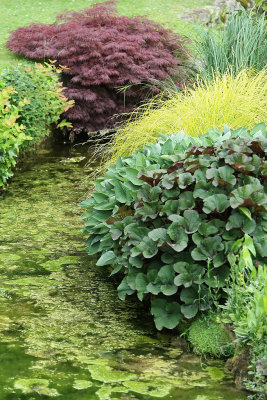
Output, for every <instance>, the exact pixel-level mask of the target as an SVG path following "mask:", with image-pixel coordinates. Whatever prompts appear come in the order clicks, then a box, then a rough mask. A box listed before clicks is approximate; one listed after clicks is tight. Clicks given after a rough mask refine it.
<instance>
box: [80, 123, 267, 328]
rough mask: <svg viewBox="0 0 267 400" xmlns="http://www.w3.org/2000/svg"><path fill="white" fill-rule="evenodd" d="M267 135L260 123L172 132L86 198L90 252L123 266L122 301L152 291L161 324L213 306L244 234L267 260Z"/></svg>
mask: <svg viewBox="0 0 267 400" xmlns="http://www.w3.org/2000/svg"><path fill="white" fill-rule="evenodd" d="M266 136H267V133H266V128H265V125H264V124H259V125H257V126H255V127H254V128H253V129H252V130H251V131H247V130H246V129H243V128H241V129H238V130H236V131H233V132H231V131H230V130H229V128H226V129H225V132H224V133H223V134H221V133H220V132H218V131H217V130H212V131H210V132H209V133H208V134H206V135H203V136H202V137H200V138H193V137H186V136H184V135H183V133H182V132H181V133H180V134H178V135H172V136H171V137H169V138H166V137H165V138H164V139H161V140H159V142H158V143H157V144H155V145H148V146H145V148H144V149H143V150H142V151H139V152H137V153H134V154H133V156H132V157H128V158H120V157H119V158H118V160H117V163H116V165H115V166H112V167H109V169H108V172H107V173H106V175H105V176H104V177H102V178H99V179H97V181H96V182H95V188H96V192H95V193H93V194H92V196H91V198H90V199H89V200H86V201H85V202H83V203H82V206H84V207H86V208H87V212H86V213H85V215H84V218H85V219H86V224H85V228H84V231H85V233H87V234H89V235H90V236H89V238H88V239H87V246H88V253H89V254H96V253H100V254H101V253H102V255H101V257H100V258H99V260H98V262H97V265H99V266H103V265H112V266H113V267H114V269H113V272H112V273H113V274H114V273H117V272H119V271H121V270H122V271H123V273H124V275H125V276H124V278H123V279H122V281H121V283H120V285H119V287H118V294H119V297H120V298H121V299H124V298H125V296H126V295H130V294H133V293H135V292H136V293H137V296H138V298H139V299H140V300H142V299H143V297H144V296H145V295H146V294H150V295H152V299H153V300H152V307H151V313H152V314H153V315H154V319H155V323H156V326H157V328H158V329H162V328H163V327H167V328H174V327H175V326H177V325H178V323H179V321H180V319H181V318H182V317H186V318H188V319H190V318H193V317H194V316H195V315H196V314H197V313H198V311H199V310H200V311H203V310H206V309H208V308H209V307H210V305H211V302H212V299H213V292H214V291H216V292H217V289H218V288H222V287H224V286H225V282H226V279H227V278H228V275H229V264H228V262H227V257H226V255H227V253H228V252H229V251H230V249H231V246H232V245H233V243H234V242H235V241H236V240H237V239H238V238H240V237H242V236H243V235H244V233H246V234H249V235H251V237H253V239H254V241H255V247H256V251H257V258H259V259H261V258H263V257H265V256H266V254H267V248H266V243H264V237H265V235H266V233H265V230H266V224H265V222H266V221H265V218H266V207H267V206H266V204H267V202H266V194H265V190H264V186H263V180H264V175H265V176H266V161H265V154H266ZM217 296H218V293H217Z"/></svg>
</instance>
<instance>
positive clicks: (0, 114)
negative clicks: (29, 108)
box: [0, 81, 30, 187]
mask: <svg viewBox="0 0 267 400" xmlns="http://www.w3.org/2000/svg"><path fill="white" fill-rule="evenodd" d="M13 93H14V89H13V88H12V87H4V85H2V84H1V81H0V187H1V186H4V185H5V183H6V182H7V180H8V178H9V177H10V176H12V175H13V173H12V167H13V166H14V165H15V164H16V157H17V155H18V151H19V146H20V145H21V144H22V143H23V142H24V141H25V140H27V139H28V138H27V136H26V135H25V133H24V130H23V127H22V126H21V125H20V124H18V122H17V119H18V117H19V111H20V110H21V109H22V107H23V105H24V103H23V102H22V103H21V104H20V105H19V107H16V106H14V105H12V104H11V102H10V99H11V96H12V94H13ZM29 139H30V138H29Z"/></svg>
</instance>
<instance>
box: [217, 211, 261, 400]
mask: <svg viewBox="0 0 267 400" xmlns="http://www.w3.org/2000/svg"><path fill="white" fill-rule="evenodd" d="M266 219H267V216H266V215H265V221H264V222H265V223H266ZM265 237H266V235H265ZM255 247H256V243H255V244H254V242H253V240H252V238H251V237H250V236H249V235H245V236H244V237H243V238H241V239H239V240H238V241H237V242H236V243H235V244H234V246H233V248H232V251H231V253H230V254H229V256H228V259H229V262H230V265H231V274H230V281H229V283H228V287H227V289H226V293H227V301H226V304H225V305H224V306H221V307H222V309H223V313H222V321H223V322H224V323H226V324H230V325H231V326H233V329H234V333H235V335H236V341H237V343H238V344H239V346H249V347H250V357H251V360H250V366H249V372H248V376H249V379H246V380H245V386H246V388H247V389H248V390H250V391H252V392H255V393H256V396H252V397H251V398H257V399H264V398H265V394H264V393H265V392H266V382H265V376H266V373H267V370H266V369H267V365H266V360H267V268H266V266H265V265H261V264H260V265H257V266H256V265H255V263H254V262H253V257H255V255H256V248H255Z"/></svg>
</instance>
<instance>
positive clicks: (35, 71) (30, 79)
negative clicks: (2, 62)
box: [0, 64, 72, 148]
mask: <svg viewBox="0 0 267 400" xmlns="http://www.w3.org/2000/svg"><path fill="white" fill-rule="evenodd" d="M59 72H60V70H59V69H55V68H54V67H53V66H52V65H49V64H46V65H45V66H43V65H41V64H35V65H23V64H17V65H13V66H11V67H9V68H8V69H4V70H3V71H2V72H1V75H0V81H1V82H2V84H3V85H5V86H12V87H13V88H14V89H15V90H14V91H13V93H12V94H11V98H10V103H11V104H12V105H14V106H15V107H17V106H18V104H19V103H20V102H21V101H24V100H25V99H26V100H27V101H26V102H25V105H24V107H23V111H22V112H20V113H19V117H18V119H17V122H18V124H21V125H23V126H24V132H25V134H26V135H27V136H29V137H30V138H31V140H30V141H28V140H26V141H24V142H23V144H22V148H27V147H29V145H33V144H34V143H37V142H38V141H40V139H42V138H43V137H44V136H46V135H48V134H49V133H50V128H51V125H52V124H56V123H57V122H58V120H59V118H60V115H61V114H62V113H63V112H64V111H66V110H67V109H68V108H69V107H70V105H71V104H72V102H68V101H67V99H66V97H64V96H63V94H62V90H63V89H62V86H61V84H60V83H59V81H58V74H59ZM66 125H70V124H67V123H66V122H65V121H64V120H63V121H61V123H60V127H63V126H66Z"/></svg>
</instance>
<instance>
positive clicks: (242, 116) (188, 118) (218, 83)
mask: <svg viewBox="0 0 267 400" xmlns="http://www.w3.org/2000/svg"><path fill="white" fill-rule="evenodd" d="M168 96H169V93H168ZM169 97H170V96H169ZM262 121H264V122H265V123H266V122H267V73H266V72H265V71H261V72H260V73H258V74H253V73H252V71H247V70H245V71H242V72H240V73H239V74H238V75H237V76H236V77H233V76H232V75H228V74H225V75H222V76H221V75H217V76H215V77H214V81H213V82H209V81H206V82H204V83H201V82H198V84H196V85H195V87H194V88H193V89H188V90H187V91H185V92H184V93H177V92H174V93H173V95H172V96H171V97H170V99H169V100H166V98H165V97H164V93H163V94H162V95H161V96H160V97H158V99H157V100H154V101H151V102H150V103H148V104H146V105H144V106H143V107H142V108H140V109H139V110H137V111H136V112H134V113H133V114H132V115H131V118H130V120H129V121H128V123H127V124H126V125H125V126H124V127H122V128H121V129H119V130H118V131H117V133H116V134H115V136H114V138H113V139H112V141H111V144H110V147H109V149H108V150H107V151H106V153H105V154H104V160H105V161H104V162H106V164H107V165H110V164H112V163H115V162H116V159H117V157H119V156H128V155H131V154H132V153H133V152H134V151H136V150H138V149H140V148H143V146H145V145H146V144H148V143H155V142H156V141H157V140H158V133H159V132H160V133H163V134H169V133H174V134H175V133H178V132H179V131H180V130H181V129H182V130H183V131H184V133H185V134H186V135H191V136H200V135H202V134H203V132H207V131H208V130H209V129H210V127H215V126H216V127H217V128H218V129H221V130H222V129H223V127H224V125H225V124H226V123H227V124H228V125H229V127H230V128H231V129H237V128H238V127H240V126H246V127H247V128H248V129H250V128H252V127H253V126H254V125H255V124H257V123H259V122H262Z"/></svg>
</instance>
